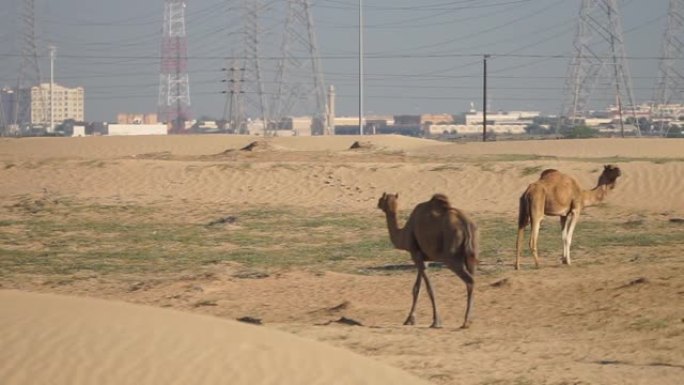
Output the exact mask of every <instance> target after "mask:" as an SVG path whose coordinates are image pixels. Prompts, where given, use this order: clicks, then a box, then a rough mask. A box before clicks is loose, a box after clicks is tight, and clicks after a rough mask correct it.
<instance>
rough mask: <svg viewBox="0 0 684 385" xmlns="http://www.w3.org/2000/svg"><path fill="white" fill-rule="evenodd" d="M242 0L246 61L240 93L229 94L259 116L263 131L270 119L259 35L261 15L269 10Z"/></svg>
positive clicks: (247, 0) (256, 3) (258, 3)
mask: <svg viewBox="0 0 684 385" xmlns="http://www.w3.org/2000/svg"><path fill="white" fill-rule="evenodd" d="M241 1H242V13H243V17H242V42H241V43H240V44H242V51H243V57H244V60H245V63H244V71H242V76H241V77H242V80H243V81H242V84H241V89H242V91H243V92H242V93H241V94H232V95H233V96H235V97H236V98H238V101H237V103H238V105H241V106H243V107H244V108H246V109H248V110H249V113H250V115H252V116H254V117H258V118H259V119H261V121H262V122H263V125H264V133H267V132H268V130H269V124H270V122H271V119H270V116H269V108H268V102H267V100H266V85H265V79H264V73H265V69H264V66H263V63H262V58H261V56H262V53H261V50H262V37H263V35H264V31H263V30H262V28H261V24H260V16H261V15H262V14H263V13H266V12H268V11H269V9H268V6H264V5H262V4H261V1H259V0H241Z"/></svg>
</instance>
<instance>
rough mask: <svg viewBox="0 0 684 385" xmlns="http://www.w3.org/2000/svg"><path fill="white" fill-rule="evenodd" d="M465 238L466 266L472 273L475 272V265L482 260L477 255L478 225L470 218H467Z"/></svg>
mask: <svg viewBox="0 0 684 385" xmlns="http://www.w3.org/2000/svg"><path fill="white" fill-rule="evenodd" d="M465 225H466V228H465V240H464V242H463V252H464V255H465V263H466V268H467V269H468V272H470V274H475V265H476V264H477V263H478V262H480V261H479V260H478V259H477V257H478V254H479V239H478V238H479V237H478V230H477V225H475V223H474V222H473V221H471V220H470V219H468V218H466V220H465Z"/></svg>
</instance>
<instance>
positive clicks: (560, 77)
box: [0, 0, 681, 121]
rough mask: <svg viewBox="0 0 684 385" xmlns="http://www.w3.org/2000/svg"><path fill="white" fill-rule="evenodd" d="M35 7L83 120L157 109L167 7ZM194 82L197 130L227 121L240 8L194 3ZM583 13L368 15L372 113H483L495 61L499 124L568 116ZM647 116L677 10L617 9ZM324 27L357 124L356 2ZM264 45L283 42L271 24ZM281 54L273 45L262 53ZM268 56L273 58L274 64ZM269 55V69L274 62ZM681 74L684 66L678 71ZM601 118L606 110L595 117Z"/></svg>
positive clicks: (457, 7)
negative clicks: (78, 97) (527, 114)
mask: <svg viewBox="0 0 684 385" xmlns="http://www.w3.org/2000/svg"><path fill="white" fill-rule="evenodd" d="M60 3H61V4H60V6H59V7H55V6H54V5H51V4H49V3H48V2H46V1H41V0H36V28H37V32H38V42H37V45H38V50H39V56H40V61H41V62H40V65H41V71H42V74H41V75H42V78H43V79H46V78H47V77H46V69H47V68H48V67H47V66H48V61H47V60H48V52H47V46H48V45H55V46H57V49H58V51H57V58H56V61H55V81H56V83H58V84H60V85H64V86H67V87H77V86H82V87H84V88H85V95H86V96H85V97H86V101H85V108H86V112H85V114H86V117H85V118H86V120H90V121H98V120H104V121H112V120H114V118H115V117H116V115H117V113H121V112H127V113H148V112H155V111H156V109H157V96H158V87H159V83H158V81H159V62H160V49H161V48H160V46H161V38H162V34H161V27H162V18H163V5H164V3H163V1H162V0H160V1H158V2H153V3H149V2H145V3H141V2H132V1H130V0H122V1H120V2H117V3H116V4H110V3H105V4H91V3H89V2H87V1H85V0H80V1H79V0H63V1H62V2H60ZM187 3H188V6H187V20H186V23H187V38H188V72H189V76H190V93H191V99H192V106H191V110H192V112H193V116H194V117H202V116H209V117H213V118H221V117H222V116H223V114H224V107H225V102H226V96H225V94H223V93H222V92H223V91H225V90H226V84H225V83H224V82H222V80H224V79H225V76H226V74H225V72H224V71H222V68H225V67H226V66H227V63H228V62H229V60H230V57H231V56H238V55H235V54H234V50H235V47H234V46H232V47H231V46H230V44H228V42H229V41H230V40H231V36H233V37H234V36H236V35H238V34H239V33H240V31H239V27H238V26H239V25H240V23H239V16H240V15H239V14H238V13H237V12H235V9H234V7H235V6H236V4H237V3H239V2H236V1H225V0H189V1H188V2H187ZM579 4H580V2H579V1H572V2H568V1H558V0H556V1H552V0H549V1H542V0H522V1H520V0H518V1H515V0H495V1H476V0H471V1H464V0H461V1H450V2H446V1H425V2H421V5H420V6H416V5H413V3H412V2H410V1H387V0H382V1H381V0H378V1H369V0H366V1H364V15H365V22H364V37H365V39H364V46H365V50H364V51H365V54H364V61H365V63H364V65H365V70H364V72H365V77H364V78H365V87H364V93H365V98H364V104H365V108H364V110H365V111H364V112H365V114H369V115H370V114H376V115H381V114H382V115H393V114H414V113H416V114H417V113H459V112H462V111H466V110H467V109H468V108H469V106H470V104H471V102H472V103H474V104H475V106H476V108H478V109H481V104H482V56H483V55H484V54H488V55H491V56H490V57H489V59H488V96H489V97H488V101H489V109H491V110H498V109H502V110H536V111H542V112H543V113H547V114H555V113H558V112H559V111H560V108H561V104H562V102H563V99H564V95H563V94H562V93H563V86H564V83H565V78H566V72H567V68H568V63H569V61H570V59H571V57H572V55H573V54H574V52H573V50H572V41H573V39H574V37H575V32H576V24H577V17H578V12H579ZM620 5H621V12H622V16H623V22H622V26H623V28H624V36H625V45H626V51H627V57H628V59H627V60H628V63H629V66H630V71H631V74H632V79H633V85H634V94H635V98H636V100H637V102H645V101H648V100H651V99H652V97H653V93H654V88H655V86H656V80H657V75H658V65H659V57H660V55H661V52H660V51H661V45H662V37H663V31H664V28H665V20H666V13H667V5H668V2H667V1H665V0H660V1H656V2H651V3H649V4H644V2H637V1H623V2H620ZM20 7H21V1H19V0H13V1H12V2H11V4H10V6H8V7H6V8H5V9H4V10H3V11H0V38H1V39H2V40H1V41H2V42H3V43H2V44H1V45H0V57H1V58H2V60H3V66H2V68H1V69H0V85H1V86H13V83H16V78H17V75H18V71H19V63H20V58H21V57H20V52H21V47H20V45H19V39H18V38H19V36H20V27H21V26H20V21H19V19H18V18H17V17H15V16H16V15H17V14H18V13H19V9H20ZM312 10H313V16H314V23H315V24H314V25H315V28H316V33H317V37H318V43H319V47H320V49H319V52H320V56H321V63H322V67H323V78H324V82H325V84H326V85H334V86H335V89H336V95H337V105H336V110H337V115H340V116H342V115H347V116H350V115H351V116H353V115H356V114H357V113H358V109H357V108H358V107H357V106H358V88H357V85H358V14H357V12H358V2H356V1H352V2H347V1H337V0H321V1H318V2H314V4H313V7H312ZM270 20H272V23H271V24H265V25H264V30H265V33H264V37H265V38H266V37H269V36H271V37H273V36H277V32H278V30H279V28H280V26H279V24H278V21H276V20H274V19H270ZM269 44H270V45H271V46H278V45H279V44H280V41H279V40H278V39H276V38H272V39H271V41H267V42H266V46H268V45H269ZM266 52H268V51H267V50H266ZM276 59H277V55H275V54H272V53H271V54H269V55H268V56H265V57H264V60H276ZM680 64H681V63H680ZM593 107H594V108H596V109H600V108H603V107H606V106H593Z"/></svg>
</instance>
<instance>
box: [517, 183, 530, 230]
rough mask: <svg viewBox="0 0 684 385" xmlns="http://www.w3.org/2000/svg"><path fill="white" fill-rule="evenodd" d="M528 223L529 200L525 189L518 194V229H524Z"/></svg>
mask: <svg viewBox="0 0 684 385" xmlns="http://www.w3.org/2000/svg"><path fill="white" fill-rule="evenodd" d="M529 224H530V201H529V200H528V199H527V191H525V192H524V193H523V195H521V196H520V207H519V209H518V229H524V228H525V227H527V225H529Z"/></svg>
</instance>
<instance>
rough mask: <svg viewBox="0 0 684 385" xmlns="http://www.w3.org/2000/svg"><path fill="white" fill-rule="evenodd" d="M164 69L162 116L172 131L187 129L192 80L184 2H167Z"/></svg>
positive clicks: (163, 49) (161, 97)
mask: <svg viewBox="0 0 684 385" xmlns="http://www.w3.org/2000/svg"><path fill="white" fill-rule="evenodd" d="M162 31H163V32H162V48H161V69H160V74H159V102H158V108H159V115H160V119H162V120H164V121H166V122H167V123H170V124H171V132H175V133H180V132H183V131H184V130H185V122H186V121H187V120H188V119H189V118H190V78H189V76H188V65H187V62H188V54H187V35H186V31H185V1H184V0H165V1H164V26H163V28H162Z"/></svg>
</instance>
